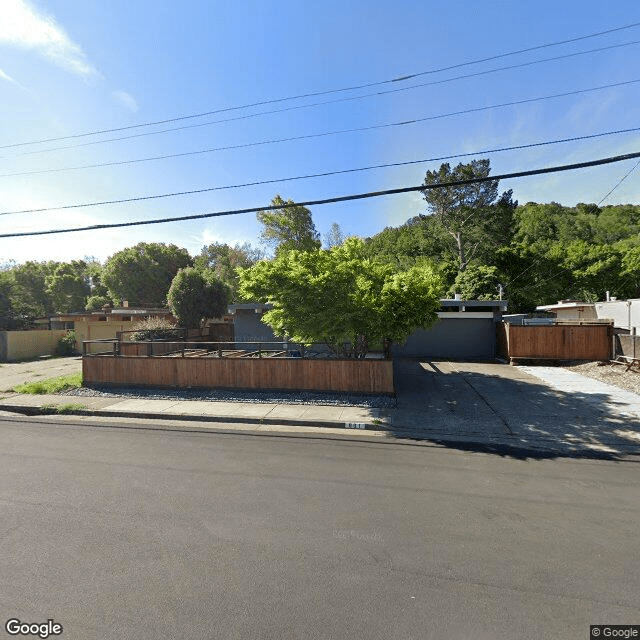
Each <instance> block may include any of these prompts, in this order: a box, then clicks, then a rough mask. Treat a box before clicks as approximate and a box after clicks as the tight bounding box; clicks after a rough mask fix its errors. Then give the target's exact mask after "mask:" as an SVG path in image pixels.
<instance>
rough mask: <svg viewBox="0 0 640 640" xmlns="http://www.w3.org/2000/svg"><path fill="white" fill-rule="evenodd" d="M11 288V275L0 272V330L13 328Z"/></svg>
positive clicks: (6, 272) (12, 284) (12, 283)
mask: <svg viewBox="0 0 640 640" xmlns="http://www.w3.org/2000/svg"><path fill="white" fill-rule="evenodd" d="M13 286H14V282H13V275H12V274H11V273H10V272H8V271H0V329H11V328H13V323H14V320H15V319H14V315H13V305H12V303H11V299H12V297H13V295H12V294H13Z"/></svg>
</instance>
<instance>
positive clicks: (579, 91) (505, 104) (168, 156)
mask: <svg viewBox="0 0 640 640" xmlns="http://www.w3.org/2000/svg"><path fill="white" fill-rule="evenodd" d="M638 82H640V78H638V79H635V80H626V81H624V82H616V83H612V84H606V85H600V86H598V87H591V88H589V89H576V90H574V91H565V92H562V93H555V94H551V95H547V96H540V97H537V98H525V99H523V100H513V101H510V102H503V103H501V104H494V105H489V106H485V107H472V108H470V109H463V110H460V111H453V112H450V113H444V114H438V115H435V116H425V117H422V118H414V119H412V120H403V121H400V122H387V123H383V124H377V125H371V126H368V127H354V128H351V129H339V130H336V131H324V132H321V133H311V134H306V135H302V136H290V137H288V138H272V139H269V140H259V141H257V142H246V143H243V144H236V145H228V146H224V147H214V148H211V149H199V150H197V151H184V152H182V153H170V154H164V155H160V156H151V157H147V158H136V159H133V160H116V161H113V162H101V163H96V164H89V165H80V166H77V167H60V168H56V169H38V170H35V171H20V172H14V173H4V174H0V178H9V177H15V176H25V175H36V174H43V173H57V172H60V171H77V170H81V169H95V168H100V167H113V166H121V165H128V164H137V163H140V162H151V161H156V160H168V159H171V158H181V157H187V156H195V155H202V154H205V153H214V152H217V151H231V150H236V149H246V148H250V147H257V146H264V145H270V144H281V143H284V142H296V141H299V140H310V139H313V138H323V137H328V136H335V135H342V134H345V133H359V132H363V131H374V130H377V129H386V128H390V127H402V126H407V125H412V124H417V123H420V122H428V121H430V120H441V119H444V118H450V117H452V116H460V115H467V114H470V113H478V112H481V111H490V110H491V109H499V108H504V107H512V106H516V105H520V104H530V103H533V102H542V101H544V100H551V99H554V98H563V97H567V96H572V95H580V94H584V93H590V92H592V91H601V90H603V89H611V88H614V87H621V86H625V85H630V84H636V83H638Z"/></svg>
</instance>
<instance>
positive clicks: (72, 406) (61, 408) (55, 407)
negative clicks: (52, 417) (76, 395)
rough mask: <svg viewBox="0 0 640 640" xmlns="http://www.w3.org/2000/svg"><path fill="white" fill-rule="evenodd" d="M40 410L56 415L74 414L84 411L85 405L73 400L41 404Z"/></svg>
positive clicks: (85, 409)
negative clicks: (62, 402)
mask: <svg viewBox="0 0 640 640" xmlns="http://www.w3.org/2000/svg"><path fill="white" fill-rule="evenodd" d="M40 408H41V409H42V412H43V413H45V414H57V415H74V414H81V413H86V411H87V405H86V404H78V403H75V402H66V403H64V404H43V405H42V407H40Z"/></svg>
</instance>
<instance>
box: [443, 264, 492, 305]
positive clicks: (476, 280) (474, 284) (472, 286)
mask: <svg viewBox="0 0 640 640" xmlns="http://www.w3.org/2000/svg"><path fill="white" fill-rule="evenodd" d="M499 284H500V278H499V276H498V269H497V268H496V267H489V266H487V265H484V264H470V265H468V266H467V268H466V269H465V270H464V271H460V273H458V275H457V276H456V279H455V281H454V283H453V287H452V289H451V293H459V294H460V295H461V296H462V299H463V300H496V299H497V298H498V289H499Z"/></svg>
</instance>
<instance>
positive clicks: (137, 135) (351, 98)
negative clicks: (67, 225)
mask: <svg viewBox="0 0 640 640" xmlns="http://www.w3.org/2000/svg"><path fill="white" fill-rule="evenodd" d="M635 44H640V40H634V41H632V42H625V43H621V44H614V45H609V46H607V47H600V48H597V49H590V50H588V51H578V52H575V53H569V54H565V55H561V56H555V57H552V58H543V59H541V60H532V61H529V62H523V63H520V64H514V65H508V66H506V67H498V68H496V69H488V70H485V71H477V72H475V73H468V74H465V75H461V76H454V77H453V78H445V79H444V80H434V81H432V82H422V83H419V84H413V85H409V86H408V87H400V88H396V89H388V90H386V91H376V92H374V93H365V94H362V95H358V96H349V97H346V98H337V99H334V100H324V101H320V102H311V103H308V104H302V105H295V106H292V107H284V108H281V109H272V110H270V111H260V112H258V113H250V114H246V115H241V116H234V117H231V118H222V119H220V120H210V121H209V122H199V123H197V124H188V125H182V126H179V127H170V128H168V129H160V130H158V131H145V132H143V133H134V134H130V135H126V136H120V137H118V138H105V139H103V140H92V141H90V142H81V143H78V144H71V145H65V146H61V147H52V148H49V149H37V150H35V151H26V152H24V153H19V154H16V156H2V158H7V157H20V156H25V155H34V154H39V153H50V152H52V151H64V150H67V149H78V148H81V147H87V146H92V145H97V144H103V143H107V142H122V141H124V140H132V139H135V138H142V137H145V136H155V135H160V134H163V133H171V132H174V131H184V130H187V129H196V128H199V127H208V126H211V125H214V124H223V123H227V122H235V121H238V120H247V119H249V118H256V117H259V116H265V115H273V114H276V113H285V112H288V111H296V110H300V109H308V108H311V107H318V106H324V105H328V104H336V103H339V102H352V101H355V100H364V99H366V98H372V97H377V96H383V95H388V94H391V93H398V92H401V91H410V90H412V89H418V88H422V87H429V86H435V85H440V84H447V83H449V82H455V81H457V80H465V79H469V78H476V77H479V76H484V75H489V74H492V73H497V72H499V71H507V70H512V69H520V68H523V67H529V66H533V65H537V64H541V63H543V62H553V61H557V60H563V59H566V58H573V57H576V56H581V55H585V54H588V53H595V52H600V51H606V50H609V49H617V48H620V47H627V46H630V45H635ZM1 148H3V147H0V149H1Z"/></svg>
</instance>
